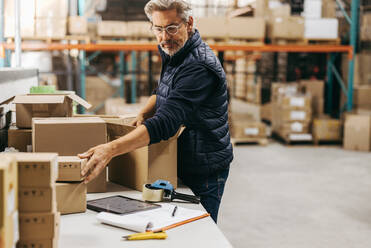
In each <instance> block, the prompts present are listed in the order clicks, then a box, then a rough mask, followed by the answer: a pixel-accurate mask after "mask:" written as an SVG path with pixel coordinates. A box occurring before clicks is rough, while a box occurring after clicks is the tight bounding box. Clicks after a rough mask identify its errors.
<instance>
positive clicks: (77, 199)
mask: <svg viewBox="0 0 371 248" xmlns="http://www.w3.org/2000/svg"><path fill="white" fill-rule="evenodd" d="M55 187H56V192H57V210H58V212H60V213H61V214H73V213H83V212H85V211H86V184H84V183H56V185H55Z"/></svg>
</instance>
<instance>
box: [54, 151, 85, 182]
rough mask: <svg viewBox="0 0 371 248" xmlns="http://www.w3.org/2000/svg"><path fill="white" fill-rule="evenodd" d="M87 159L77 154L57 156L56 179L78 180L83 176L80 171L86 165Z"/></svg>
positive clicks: (64, 180)
mask: <svg viewBox="0 0 371 248" xmlns="http://www.w3.org/2000/svg"><path fill="white" fill-rule="evenodd" d="M86 163H87V160H86V159H81V158H79V157H77V156H59V157H58V167H59V170H58V171H59V174H58V178H57V181H62V182H79V181H82V180H83V179H84V178H83V177H82V176H81V171H82V169H83V168H84V166H85V165H86Z"/></svg>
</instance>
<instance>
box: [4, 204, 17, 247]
mask: <svg viewBox="0 0 371 248" xmlns="http://www.w3.org/2000/svg"><path fill="white" fill-rule="evenodd" d="M18 221H19V220H18V212H17V211H15V212H14V213H12V214H10V215H9V216H7V218H6V220H5V226H4V227H3V228H1V227H0V247H1V248H14V247H15V245H16V244H17V241H18V240H19V224H18Z"/></svg>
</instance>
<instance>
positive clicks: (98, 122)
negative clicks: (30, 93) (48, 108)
mask: <svg viewBox="0 0 371 248" xmlns="http://www.w3.org/2000/svg"><path fill="white" fill-rule="evenodd" d="M104 143H107V130H106V123H105V122H104V121H103V120H102V119H100V118H97V117H89V118H47V119H34V120H33V133H32V144H33V148H34V151H35V152H57V153H58V154H59V155H60V156H76V155H77V154H79V153H83V152H86V151H87V150H89V149H90V148H92V147H94V146H97V145H100V144H104ZM106 178H107V173H106V170H104V171H103V172H102V173H101V174H100V175H99V176H98V177H97V178H96V179H94V180H93V181H92V182H90V183H89V184H88V192H89V193H98V192H105V191H106V182H107V179H106Z"/></svg>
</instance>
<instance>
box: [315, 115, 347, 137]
mask: <svg viewBox="0 0 371 248" xmlns="http://www.w3.org/2000/svg"><path fill="white" fill-rule="evenodd" d="M312 134H313V139H314V140H318V141H341V139H342V124H341V121H340V120H337V119H314V120H313V127H312Z"/></svg>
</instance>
